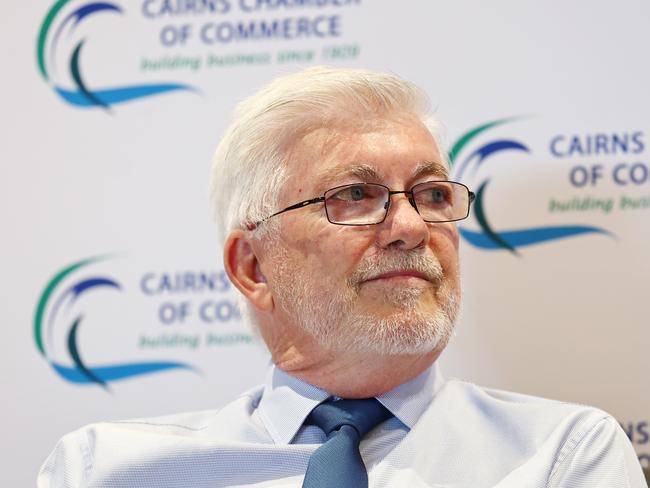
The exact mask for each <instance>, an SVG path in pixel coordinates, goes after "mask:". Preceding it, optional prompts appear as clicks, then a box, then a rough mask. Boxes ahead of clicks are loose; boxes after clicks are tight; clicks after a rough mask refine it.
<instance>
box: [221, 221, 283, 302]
mask: <svg viewBox="0 0 650 488" xmlns="http://www.w3.org/2000/svg"><path fill="white" fill-rule="evenodd" d="M223 263H224V268H225V270H226V273H227V274H228V277H229V278H230V281H232V282H233V284H234V285H235V286H236V287H237V289H238V290H239V291H240V292H241V293H242V294H243V295H244V296H245V297H246V298H247V299H248V300H250V302H251V303H252V304H253V305H254V306H255V307H256V308H257V309H258V310H260V311H262V312H270V311H272V310H273V296H272V295H271V290H270V289H269V286H268V284H267V283H266V277H265V276H264V275H263V274H262V271H261V269H260V262H259V260H258V256H257V255H256V254H255V250H254V249H253V245H252V242H251V239H250V237H249V236H248V235H247V232H246V231H244V230H242V229H235V230H233V231H232V232H231V233H230V235H229V236H228V239H226V243H225V245H224V247H223Z"/></svg>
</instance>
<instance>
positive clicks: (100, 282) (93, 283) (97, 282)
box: [66, 278, 120, 297]
mask: <svg viewBox="0 0 650 488" xmlns="http://www.w3.org/2000/svg"><path fill="white" fill-rule="evenodd" d="M98 286H108V287H110V288H117V289H118V290H119V289H120V285H119V284H118V283H117V282H116V281H114V280H111V279H110V278H89V279H87V280H83V281H80V282H79V283H77V284H76V285H74V286H73V287H72V288H71V289H70V290H69V292H72V294H74V295H75V297H78V296H79V295H81V294H82V293H84V292H86V291H88V290H90V289H92V288H97V287H98ZM66 293H68V292H66Z"/></svg>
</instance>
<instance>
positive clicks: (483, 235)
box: [449, 117, 611, 254]
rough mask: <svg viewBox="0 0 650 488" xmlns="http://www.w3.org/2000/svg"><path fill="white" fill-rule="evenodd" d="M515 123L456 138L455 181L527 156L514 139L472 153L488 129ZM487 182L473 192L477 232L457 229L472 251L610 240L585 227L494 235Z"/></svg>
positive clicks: (493, 142)
mask: <svg viewBox="0 0 650 488" xmlns="http://www.w3.org/2000/svg"><path fill="white" fill-rule="evenodd" d="M517 119H518V117H510V118H505V119H499V120H493V121H490V122H487V123H485V124H482V125H479V126H477V127H474V128H472V129H471V130H469V131H467V132H466V133H464V134H463V135H462V136H461V137H459V138H458V139H457V140H456V141H455V142H454V144H453V145H452V148H451V150H450V151H449V160H450V162H451V165H452V168H453V171H454V178H455V179H456V180H458V181H463V178H464V177H466V176H467V173H468V172H471V173H472V175H474V174H476V172H477V171H478V169H479V168H481V167H486V166H491V165H492V164H494V163H495V162H496V161H498V158H494V156H497V155H499V154H502V153H503V152H505V151H517V152H521V153H530V149H529V148H528V146H526V145H525V144H524V143H522V142H520V141H517V140H514V139H495V140H491V141H489V142H486V143H484V144H482V145H480V146H479V147H478V148H476V149H473V150H472V147H473V146H474V143H475V142H476V140H477V138H478V137H479V136H482V135H484V134H485V133H486V132H488V131H489V130H490V129H493V128H495V127H498V126H501V125H503V124H507V123H510V122H513V121H515V120H517ZM461 156H462V157H461ZM490 181H491V179H490V178H485V179H483V180H482V181H481V182H480V183H479V184H478V189H477V191H476V200H475V203H474V215H475V217H476V221H477V222H478V224H479V227H480V230H478V231H474V230H469V229H466V228H464V227H461V228H460V233H461V235H462V236H463V238H464V239H465V240H466V241H467V242H469V243H470V244H471V245H473V246H475V247H478V248H480V249H485V250H506V251H510V252H511V253H513V254H518V249H519V248H521V247H525V246H532V245H535V244H542V243H545V242H550V241H557V240H559V239H565V238H568V237H573V236H578V235H581V234H606V235H610V236H611V233H610V232H609V231H607V230H604V229H601V228H599V227H593V226H587V225H563V226H544V227H530V228H521V229H510V230H503V231H502V230H499V231H497V230H495V228H494V227H493V226H492V224H491V223H490V219H489V218H488V215H487V208H486V194H487V189H488V186H489V184H490Z"/></svg>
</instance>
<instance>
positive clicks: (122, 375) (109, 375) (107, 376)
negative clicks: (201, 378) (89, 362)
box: [51, 362, 196, 384]
mask: <svg viewBox="0 0 650 488" xmlns="http://www.w3.org/2000/svg"><path fill="white" fill-rule="evenodd" d="M51 364H52V367H53V368H54V370H55V371H56V372H57V373H58V374H59V375H61V376H62V377H63V378H64V379H66V380H68V381H70V382H72V383H80V384H85V383H93V380H91V379H89V378H88V377H87V376H86V375H85V374H84V373H83V372H82V371H80V370H79V369H77V368H71V367H69V366H63V365H61V364H57V363H51ZM170 369H188V370H190V371H194V372H196V370H195V369H194V368H193V367H192V366H190V365H188V364H183V363H175V362H152V363H132V364H115V365H112V366H99V367H94V368H90V371H92V372H93V374H94V376H96V377H97V378H99V379H100V380H102V381H104V382H109V381H119V380H125V379H128V378H133V377H135V376H143V375H146V374H152V373H157V372H160V371H167V370H170Z"/></svg>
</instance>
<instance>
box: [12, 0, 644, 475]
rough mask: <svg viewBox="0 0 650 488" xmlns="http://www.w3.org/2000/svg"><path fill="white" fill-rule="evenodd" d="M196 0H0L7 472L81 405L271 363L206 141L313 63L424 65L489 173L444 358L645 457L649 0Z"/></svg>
mask: <svg viewBox="0 0 650 488" xmlns="http://www.w3.org/2000/svg"><path fill="white" fill-rule="evenodd" d="M192 4H194V5H196V4H200V2H182V1H178V2H176V1H174V2H169V1H167V2H165V1H163V0H110V1H109V2H101V3H100V2H93V1H92V0H87V1H82V0H59V1H58V2H55V0H38V1H36V2H30V4H29V5H27V4H25V3H24V2H18V1H15V0H14V1H12V2H9V3H8V4H7V6H6V7H5V9H6V10H7V11H8V15H5V16H4V17H3V18H4V20H3V25H2V29H1V30H0V35H1V36H2V43H0V49H2V51H1V53H2V59H4V60H5V64H4V66H5V69H4V70H3V74H4V75H3V84H2V87H3V89H2V91H1V92H0V93H1V95H0V96H1V97H2V108H3V110H2V116H1V117H2V134H3V139H2V145H1V146H0V151H2V152H1V155H2V166H1V167H2V175H1V176H2V177H1V178H0V185H1V188H0V190H1V191H0V198H2V206H1V209H0V212H1V215H2V229H3V232H2V235H3V238H2V242H3V253H2V258H1V259H2V271H3V276H4V279H3V280H2V297H3V299H2V300H3V301H2V305H3V306H2V310H3V315H4V321H3V323H4V331H5V333H4V337H5V341H4V346H3V348H4V354H2V359H1V361H2V363H1V365H2V370H3V389H4V390H5V391H6V393H5V395H4V399H3V401H2V407H1V408H2V413H3V418H4V419H5V422H6V424H7V425H6V426H5V429H4V430H5V431H6V432H7V431H8V439H9V440H8V441H7V440H5V442H3V443H2V452H1V453H0V458H1V459H3V460H5V462H3V466H5V467H4V468H3V469H2V474H0V476H1V477H2V481H3V483H2V484H3V486H4V485H6V486H32V485H33V484H34V479H35V476H36V472H37V470H38V468H39V466H40V463H41V462H42V460H43V459H44V458H45V456H46V455H47V454H48V452H49V451H50V450H51V449H52V447H53V446H54V443H55V442H56V440H57V439H58V438H59V437H60V436H61V435H62V434H64V433H65V432H67V431H69V430H72V429H74V428H77V427H79V426H81V425H83V424H85V423H88V422H92V421H96V420H101V419H116V418H127V417H136V416H148V415H158V414H164V413H171V412H176V411H182V410H192V409H206V408H213V407H217V406H219V405H221V404H223V403H224V402H226V401H227V400H229V399H231V398H232V397H233V396H234V395H236V394H237V393H239V392H241V391H242V390H244V389H246V388H248V387H249V386H252V385H253V384H256V383H258V382H259V381H260V380H261V378H262V375H263V370H264V368H265V366H266V364H267V362H268V358H267V355H266V353H265V352H264V351H263V349H262V348H261V347H260V346H259V345H258V344H257V343H256V340H255V339H254V338H252V337H251V335H250V332H249V330H248V329H247V327H246V326H245V324H242V323H241V321H240V318H239V316H238V313H237V311H236V307H235V302H236V297H235V294H234V293H233V291H232V289H231V286H230V285H229V283H228V282H227V280H226V279H224V275H223V268H222V265H221V256H220V255H221V250H220V249H219V248H218V245H217V241H216V235H215V230H214V227H213V226H212V225H211V215H210V209H209V202H208V192H207V179H208V172H209V165H210V158H211V154H212V152H213V150H214V148H215V147H216V144H217V142H218V140H219V136H220V134H221V133H222V132H223V131H224V129H225V127H226V126H227V123H228V121H229V117H230V114H231V112H232V109H233V107H234V105H235V103H236V102H237V101H238V100H240V99H241V98H242V97H244V96H246V95H249V94H251V93H252V92H253V91H255V90H256V89H257V88H259V87H260V86H262V85H263V84H264V83H265V82H267V81H268V80H270V79H271V78H273V77H274V76H276V75H278V74H281V73H286V72H290V71H294V70H296V69H300V68H302V67H305V66H308V65H311V64H317V63H318V64H321V63H325V64H332V65H336V66H360V67H365V68H370V69H376V70H390V71H393V72H395V73H398V74H399V75H401V76H403V77H405V78H407V79H410V80H412V81H414V82H415V83H417V84H419V85H420V86H422V87H423V88H425V89H426V91H427V92H428V93H429V95H430V97H431V100H432V104H433V106H434V108H435V110H436V113H437V115H438V116H439V117H440V118H441V119H442V120H443V121H445V123H446V125H447V128H448V134H449V143H450V145H455V148H456V151H455V154H454V174H455V175H456V176H457V177H459V178H460V179H462V181H464V182H466V183H467V184H468V185H470V186H471V187H472V188H473V189H474V190H475V191H478V190H479V189H480V188H482V190H481V192H480V193H481V196H480V199H479V201H480V203H479V205H478V206H477V207H475V211H474V212H473V214H472V216H471V217H470V219H469V220H467V221H465V222H463V223H462V225H461V228H462V232H463V236H464V239H463V244H462V246H463V248H462V251H461V252H462V266H463V279H464V306H463V318H462V320H461V323H460V324H459V326H458V332H457V336H456V338H455V340H454V341H453V343H452V345H451V346H450V347H449V349H448V351H447V352H446V353H445V354H444V355H443V358H442V362H443V363H444V370H445V372H446V374H447V375H448V376H457V377H461V378H464V379H468V380H471V381H476V382H478V383H480V384H483V385H486V386H492V387H498V388H504V389H511V390H516V391H521V392H525V393H530V394H535V395H540V396H547V397H553V398H558V399H562V400H568V401H574V402H580V403H588V404H593V405H596V406H598V407H601V408H604V409H606V410H608V411H610V412H611V413H612V414H613V415H615V416H616V418H617V419H618V420H619V421H620V422H621V424H622V425H623V427H624V428H625V429H626V431H627V432H628V435H629V436H630V437H631V438H632V440H633V442H634V444H635V447H636V448H637V452H638V453H639V455H640V457H641V459H642V462H643V463H644V464H645V465H646V466H650V447H649V446H648V442H649V437H648V433H649V432H650V427H648V421H649V418H650V414H649V413H648V409H649V407H650V394H649V393H648V391H647V388H646V384H647V380H646V377H647V374H648V371H649V368H648V359H647V350H648V344H649V343H650V332H649V327H648V325H650V324H649V323H648V312H647V304H648V290H649V287H648V278H650V264H649V260H648V257H649V253H648V249H650V147H649V145H650V123H649V119H648V116H647V114H648V113H650V97H648V95H647V87H648V86H649V84H650V66H649V65H648V63H647V50H648V46H650V32H649V31H648V29H647V19H648V18H649V17H650V6H648V4H647V2H643V1H641V0H636V1H635V0H624V1H620V2H616V3H613V2H605V1H599V2H593V1H576V2H544V3H540V2H521V1H514V0H510V1H507V0H496V1H493V2H489V3H486V2H469V1H456V2H440V1H426V0H418V1H416V0H412V1H409V2H394V1H389V0H359V1H352V0H350V1H343V0H338V1H335V0H330V1H326V0H313V1H311V2H308V1H298V0H293V1H288V0H285V1H280V0H275V1H273V0H264V1H263V0H241V1H240V0H219V1H213V2H207V3H204V5H211V6H212V10H210V9H209V8H207V7H204V8H203V10H201V9H200V8H199V9H198V10H197V9H195V10H190V8H189V7H190V6H191V5H192ZM145 95H146V96H145ZM491 123H493V124H491ZM474 129H477V130H474ZM472 131H473V132H472ZM465 136H467V137H465ZM73 265H78V266H76V267H75V266H73ZM5 437H6V436H5ZM5 463H6V464H5Z"/></svg>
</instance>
